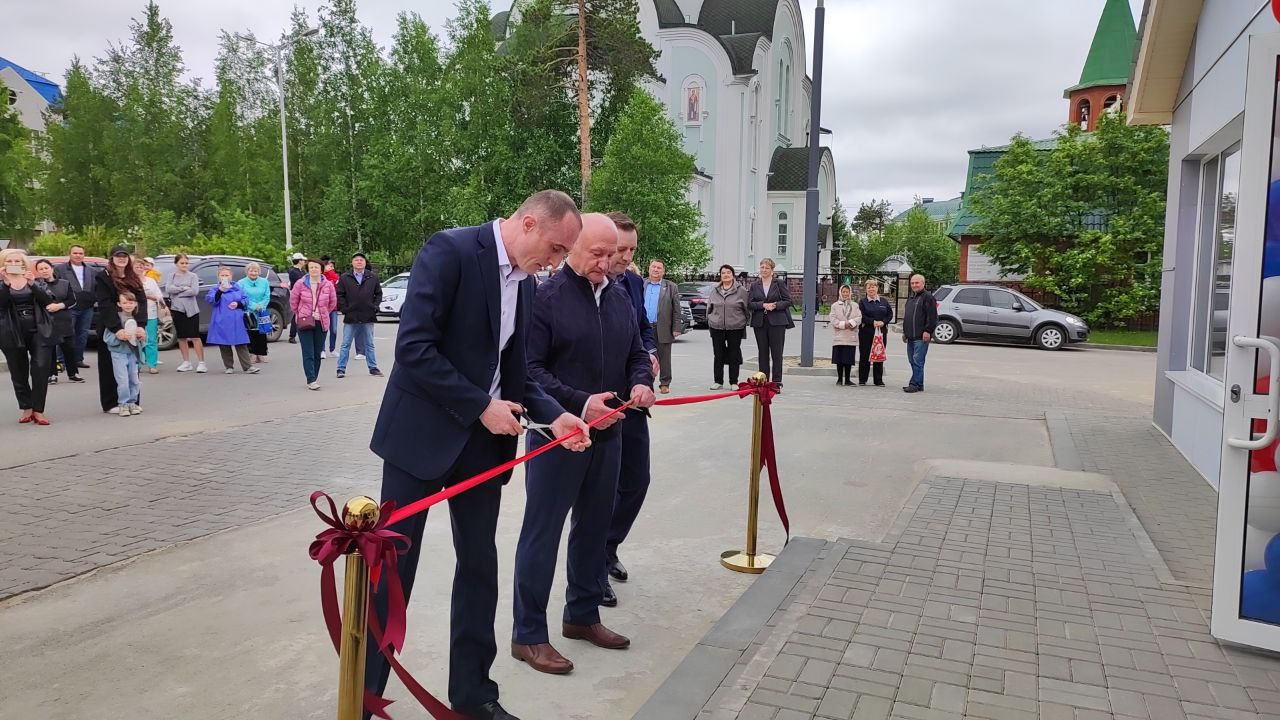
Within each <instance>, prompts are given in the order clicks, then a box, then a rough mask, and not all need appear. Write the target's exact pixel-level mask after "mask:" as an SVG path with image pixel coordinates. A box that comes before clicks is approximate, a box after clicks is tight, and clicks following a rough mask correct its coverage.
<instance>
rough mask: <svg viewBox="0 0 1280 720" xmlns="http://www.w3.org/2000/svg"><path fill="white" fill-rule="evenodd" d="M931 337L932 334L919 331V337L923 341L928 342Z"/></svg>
mask: <svg viewBox="0 0 1280 720" xmlns="http://www.w3.org/2000/svg"><path fill="white" fill-rule="evenodd" d="M931 338H932V336H931V335H929V333H920V339H921V340H924V341H925V342H929V340H930V339H931Z"/></svg>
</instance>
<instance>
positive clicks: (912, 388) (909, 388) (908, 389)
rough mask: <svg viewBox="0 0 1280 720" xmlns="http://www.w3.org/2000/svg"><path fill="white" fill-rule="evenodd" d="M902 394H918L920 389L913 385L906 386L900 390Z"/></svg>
mask: <svg viewBox="0 0 1280 720" xmlns="http://www.w3.org/2000/svg"><path fill="white" fill-rule="evenodd" d="M902 392H904V393H918V392H920V388H918V387H916V386H915V385H908V386H906V387H904V388H902Z"/></svg>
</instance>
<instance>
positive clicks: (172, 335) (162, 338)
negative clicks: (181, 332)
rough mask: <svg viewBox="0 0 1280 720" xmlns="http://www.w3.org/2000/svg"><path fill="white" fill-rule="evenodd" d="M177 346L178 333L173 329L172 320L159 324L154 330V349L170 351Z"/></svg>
mask: <svg viewBox="0 0 1280 720" xmlns="http://www.w3.org/2000/svg"><path fill="white" fill-rule="evenodd" d="M177 346H178V333H177V332H176V331H174V329H173V320H167V321H164V322H161V323H160V326H159V327H158V328H157V329H156V348H158V349H160V350H172V349H174V348H175V347H177Z"/></svg>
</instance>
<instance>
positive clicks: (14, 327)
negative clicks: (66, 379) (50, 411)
mask: <svg viewBox="0 0 1280 720" xmlns="http://www.w3.org/2000/svg"><path fill="white" fill-rule="evenodd" d="M0 266H3V267H0V273H2V275H0V351H3V352H4V358H5V362H7V363H8V364H9V380H10V382H12V383H13V394H14V397H16V398H17V400H18V409H19V410H21V411H22V414H21V415H20V416H19V417H18V422H19V423H21V424H23V425H25V424H27V423H35V424H36V425H48V424H49V420H48V418H46V417H45V416H44V401H45V397H46V396H47V395H48V392H49V364H50V362H51V361H52V359H53V322H52V321H51V320H50V319H49V312H48V310H47V309H46V307H47V306H49V305H50V304H52V303H53V299H52V298H50V297H49V294H48V293H47V292H45V290H44V288H43V287H41V286H39V285H37V284H36V283H35V282H34V278H35V275H34V274H33V272H32V267H31V265H29V264H28V259H27V254H26V253H25V252H23V251H21V250H5V251H3V252H0Z"/></svg>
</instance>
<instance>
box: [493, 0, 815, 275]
mask: <svg viewBox="0 0 1280 720" xmlns="http://www.w3.org/2000/svg"><path fill="white" fill-rule="evenodd" d="M639 7H640V15H639V23H640V32H641V34H642V35H643V36H644V38H645V39H646V40H648V41H649V43H650V44H651V45H653V47H654V48H655V49H656V50H657V51H658V52H659V58H658V61H657V71H658V78H657V79H656V80H655V81H653V82H650V83H649V84H648V86H647V89H648V90H649V92H650V93H651V94H652V95H653V96H654V97H655V98H657V99H658V100H659V101H661V102H662V103H663V104H664V105H665V106H666V108H667V109H668V112H669V113H670V117H671V120H672V122H673V123H675V126H676V128H677V129H678V130H679V131H680V132H681V133H682V135H683V137H684V148H685V150H686V151H687V152H688V153H689V154H690V155H692V156H693V157H694V158H695V166H696V172H695V176H694V180H693V182H692V183H691V185H690V187H689V199H690V201H691V202H693V203H694V204H695V205H697V206H698V208H699V209H700V210H701V212H702V218H703V228H704V231H705V233H706V238H707V242H708V243H709V244H710V246H711V261H710V264H709V266H708V267H707V268H706V269H707V270H708V271H711V270H714V269H715V268H716V267H718V266H720V265H721V264H724V263H728V264H730V265H733V266H734V267H736V268H738V269H740V270H747V271H748V272H753V273H754V272H755V269H756V266H757V265H758V264H759V262H760V261H761V260H762V259H764V258H767V257H768V258H773V259H774V261H775V262H776V263H777V264H778V269H779V270H782V271H784V272H790V273H793V274H794V273H798V272H800V271H802V270H803V269H804V266H803V260H804V258H803V250H804V233H805V210H806V207H805V205H806V202H805V190H806V188H807V186H808V175H807V171H808V148H807V144H808V133H809V129H810V128H809V125H810V123H809V105H810V80H809V78H808V76H807V74H806V72H805V69H806V67H807V58H808V57H809V51H808V47H807V40H806V38H805V33H804V24H803V20H802V17H801V14H800V6H799V4H798V2H796V0H639ZM518 19H519V3H516V6H515V7H513V9H512V10H511V11H510V12H509V13H506V15H505V17H504V15H502V14H499V15H498V16H497V17H495V18H494V26H495V31H497V32H499V33H501V34H505V31H506V28H507V26H508V24H509V23H515V22H518ZM818 190H819V203H820V208H819V216H818V217H819V219H818V222H819V224H820V228H819V230H820V232H819V247H820V253H819V261H818V265H819V272H823V273H825V272H829V268H830V257H831V240H830V225H831V215H832V212H833V211H834V210H835V198H836V175H835V163H834V159H833V158H832V155H831V151H830V149H828V148H823V151H822V154H821V164H820V166H819V173H818Z"/></svg>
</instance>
